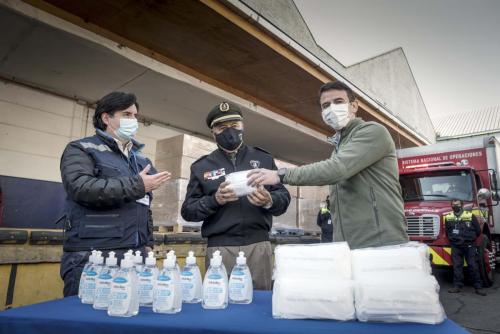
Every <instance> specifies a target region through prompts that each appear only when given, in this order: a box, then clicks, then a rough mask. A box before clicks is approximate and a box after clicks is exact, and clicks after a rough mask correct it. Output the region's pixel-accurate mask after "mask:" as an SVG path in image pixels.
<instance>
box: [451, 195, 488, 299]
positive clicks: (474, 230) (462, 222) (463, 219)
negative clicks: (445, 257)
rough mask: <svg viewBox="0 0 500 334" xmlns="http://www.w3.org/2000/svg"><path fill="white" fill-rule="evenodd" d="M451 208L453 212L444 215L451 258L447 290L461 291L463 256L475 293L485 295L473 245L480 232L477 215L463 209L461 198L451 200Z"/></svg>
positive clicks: (462, 284)
mask: <svg viewBox="0 0 500 334" xmlns="http://www.w3.org/2000/svg"><path fill="white" fill-rule="evenodd" d="M451 208H452V209H453V212H451V213H449V214H447V215H446V216H445V217H444V219H445V227H446V236H447V237H448V239H449V240H450V244H451V259H452V261H453V288H452V289H449V290H448V292H449V293H458V292H460V291H462V288H463V286H464V273H463V269H464V258H465V260H466V261H467V266H468V268H469V273H470V276H471V278H472V281H473V285H474V289H475V291H476V294H478V295H480V296H486V292H485V291H484V290H483V289H482V287H481V278H480V277H479V270H478V264H477V248H476V247H475V245H474V240H476V239H477V237H478V236H479V235H480V234H481V228H480V226H479V223H478V221H477V217H476V216H475V215H474V214H472V212H470V211H464V209H463V202H462V201H461V200H458V199H454V200H452V201H451Z"/></svg>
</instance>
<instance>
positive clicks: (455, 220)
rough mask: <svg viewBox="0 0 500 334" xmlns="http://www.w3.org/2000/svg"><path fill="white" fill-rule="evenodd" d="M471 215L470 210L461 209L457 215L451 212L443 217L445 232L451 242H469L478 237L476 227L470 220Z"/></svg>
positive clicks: (461, 243)
mask: <svg viewBox="0 0 500 334" xmlns="http://www.w3.org/2000/svg"><path fill="white" fill-rule="evenodd" d="M472 216H473V213H472V212H470V211H463V212H462V214H461V215H460V216H459V217H457V216H456V215H455V214H454V213H453V212H452V213H449V214H447V215H446V216H445V217H444V219H445V223H446V234H447V236H448V239H450V241H451V243H452V244H455V245H463V244H470V243H472V242H473V241H474V240H475V239H476V238H477V237H478V235H477V230H476V227H475V226H474V224H473V222H472Z"/></svg>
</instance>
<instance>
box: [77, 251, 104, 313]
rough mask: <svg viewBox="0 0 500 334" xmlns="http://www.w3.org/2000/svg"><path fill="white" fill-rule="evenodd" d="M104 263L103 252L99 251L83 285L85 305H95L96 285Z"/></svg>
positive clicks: (83, 301)
mask: <svg viewBox="0 0 500 334" xmlns="http://www.w3.org/2000/svg"><path fill="white" fill-rule="evenodd" d="M103 263H104V258H103V257H102V252H101V251H97V254H96V256H95V257H94V263H93V264H92V265H91V266H90V267H89V269H88V270H87V274H86V275H85V281H84V283H83V293H82V303H84V304H94V297H95V284H96V281H97V276H99V274H100V273H101V270H102V268H103V267H104V264H103Z"/></svg>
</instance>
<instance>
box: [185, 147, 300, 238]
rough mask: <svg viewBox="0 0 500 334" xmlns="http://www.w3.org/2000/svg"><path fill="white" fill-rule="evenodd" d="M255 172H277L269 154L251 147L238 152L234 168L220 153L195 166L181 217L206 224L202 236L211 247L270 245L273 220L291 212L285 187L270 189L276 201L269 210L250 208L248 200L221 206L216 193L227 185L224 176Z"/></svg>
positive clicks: (243, 199)
mask: <svg viewBox="0 0 500 334" xmlns="http://www.w3.org/2000/svg"><path fill="white" fill-rule="evenodd" d="M252 168H267V169H274V170H275V169H277V168H276V164H275V163H274V159H273V157H272V156H271V155H270V154H269V153H268V152H266V151H264V150H262V149H260V148H257V147H250V146H243V147H242V148H241V149H240V150H239V151H238V153H237V155H236V161H235V163H234V164H233V162H232V161H231V159H230V158H229V157H228V155H227V154H225V153H224V152H223V151H222V150H220V149H217V150H215V151H213V152H212V153H210V154H209V155H206V156H203V157H201V158H200V159H198V160H197V161H195V162H194V163H193V164H192V165H191V177H190V180H189V184H188V187H187V193H186V199H185V201H184V203H183V204H182V210H181V214H182V217H183V218H184V219H185V220H187V221H203V225H202V228H201V232H202V236H203V237H206V238H208V246H209V247H212V246H243V245H249V244H253V243H256V242H260V241H267V240H269V230H270V229H271V226H272V216H279V215H281V214H283V213H284V212H285V211H286V210H287V208H288V205H289V204H290V194H289V193H288V190H286V188H285V187H284V186H283V185H282V184H279V185H275V186H266V189H267V190H268V191H269V192H270V193H271V197H272V199H273V205H272V206H271V207H270V208H269V209H264V208H262V207H257V206H254V205H252V204H250V202H249V201H248V199H247V198H246V197H241V198H240V199H239V200H238V201H235V202H230V203H227V204H225V205H219V204H218V203H217V201H216V200H215V193H216V192H217V189H218V188H219V185H220V184H221V183H222V182H224V181H225V177H224V175H226V174H230V173H232V172H236V171H244V170H250V169H252ZM222 169H223V170H224V171H223V172H222ZM212 172H213V173H212ZM218 174H221V175H218Z"/></svg>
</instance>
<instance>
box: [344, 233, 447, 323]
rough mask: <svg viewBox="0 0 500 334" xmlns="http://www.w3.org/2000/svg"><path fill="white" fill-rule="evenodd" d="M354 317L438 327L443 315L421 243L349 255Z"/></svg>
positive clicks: (434, 280) (427, 258)
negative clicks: (352, 282) (354, 307)
mask: <svg viewBox="0 0 500 334" xmlns="http://www.w3.org/2000/svg"><path fill="white" fill-rule="evenodd" d="M351 255H352V273H353V278H354V291H355V293H354V297H355V298H354V299H355V306H356V317H357V318H358V320H360V321H384V322H418V323H425V324H438V323H441V322H443V321H444V319H445V318H446V315H445V313H444V309H443V307H442V305H441V303H440V301H439V284H438V282H437V281H436V279H435V278H434V276H432V275H431V267H430V260H429V256H428V248H427V246H426V245H424V244H417V243H412V242H410V243H407V244H403V245H396V246H387V247H378V248H365V249H357V250H353V251H352V252H351Z"/></svg>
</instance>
